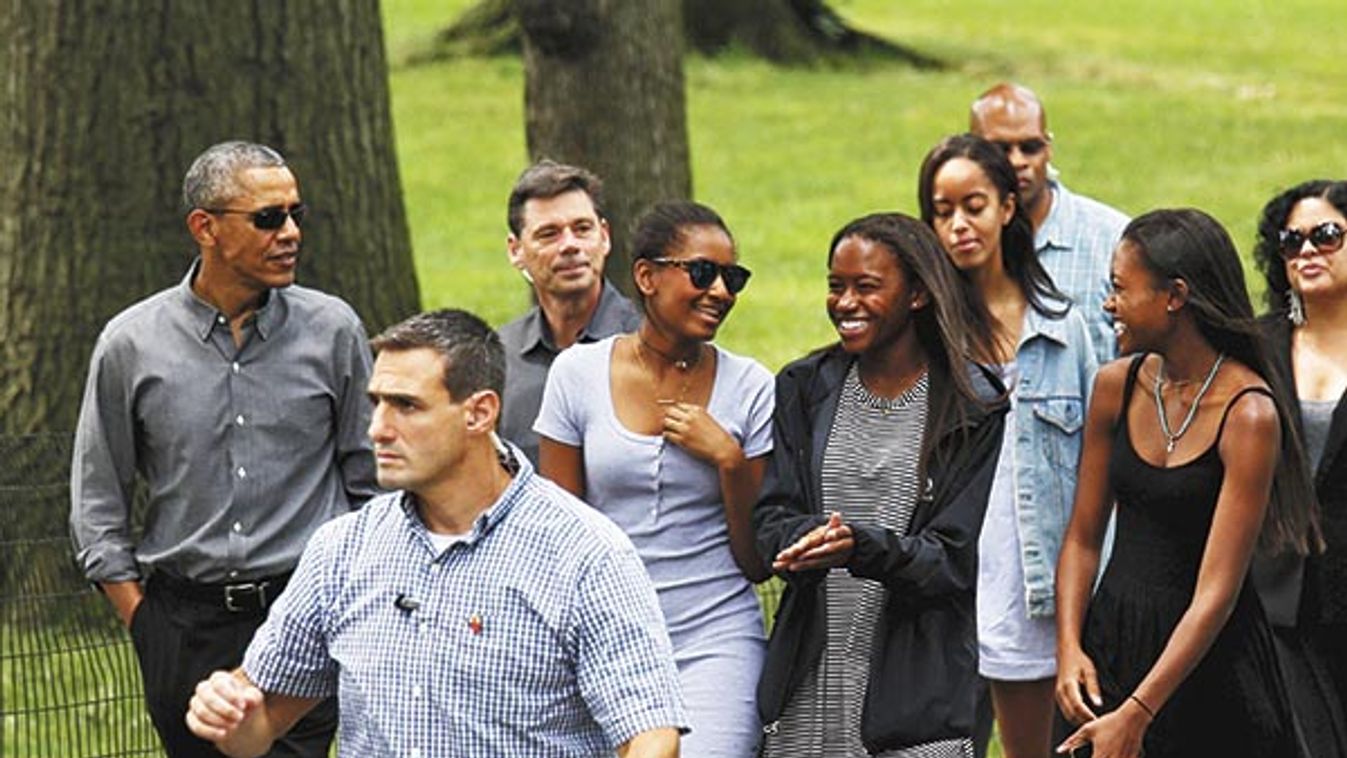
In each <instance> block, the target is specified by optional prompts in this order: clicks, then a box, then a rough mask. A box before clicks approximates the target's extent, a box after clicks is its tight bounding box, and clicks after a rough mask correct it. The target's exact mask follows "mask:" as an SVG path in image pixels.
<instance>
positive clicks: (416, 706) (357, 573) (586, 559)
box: [187, 311, 687, 758]
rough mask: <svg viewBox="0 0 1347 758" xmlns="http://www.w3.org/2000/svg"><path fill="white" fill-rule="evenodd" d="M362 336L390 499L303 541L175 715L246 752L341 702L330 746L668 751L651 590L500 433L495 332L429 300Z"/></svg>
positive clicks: (608, 527) (581, 507) (669, 656)
mask: <svg viewBox="0 0 1347 758" xmlns="http://www.w3.org/2000/svg"><path fill="white" fill-rule="evenodd" d="M373 345H374V348H375V349H376V350H377V351H378V352H379V356H378V359H377V360H376V361H375V364H374V372H373V375H372V377H371V379H370V384H369V396H370V399H371V401H372V402H373V404H374V415H373V421H372V423H371V424H370V438H371V440H372V441H373V443H374V450H375V456H376V460H377V462H378V474H379V483H380V484H381V485H382V486H383V487H385V488H387V489H390V490H398V491H396V492H392V493H390V494H387V495H384V496H381V497H378V498H375V499H374V500H372V501H370V502H369V503H368V504H366V505H365V507H364V508H363V509H362V510H360V511H359V512H356V513H353V514H350V515H348V516H344V517H341V518H338V519H336V520H334V521H332V522H330V523H328V524H326V525H325V526H323V527H321V528H320V529H319V530H318V531H317V532H316V533H315V534H314V536H313V538H312V539H311V540H310V541H309V544H308V546H307V547H306V548H305V550H304V554H303V557H301V559H300V562H299V567H298V568H297V569H296V571H295V575H294V577H293V578H292V579H291V580H290V584H289V586H288V587H287V589H286V591H285V593H284V594H283V595H282V596H281V597H280V599H279V600H277V602H276V604H275V605H274V606H273V607H272V610H271V613H270V615H269V616H268V618H267V621H266V623H265V624H264V625H263V626H262V628H261V629H259V630H258V632H257V635H256V636H255V637H254V638H253V641H252V644H251V645H250V646H249V648H248V652H247V654H246V655H245V657H244V660H243V666H242V667H241V668H239V669H238V670H236V671H234V672H223V671H218V672H215V673H214V674H212V675H211V677H210V678H209V679H207V680H206V681H203V682H202V683H201V684H200V685H199V686H198V687H197V692H196V695H195V696H194V697H193V698H192V702H191V706H190V708H189V711H188V713H187V724H188V726H189V728H191V730H192V731H193V732H195V733H196V734H197V735H198V736H200V737H203V738H205V739H208V740H211V741H213V742H215V743H216V744H217V746H219V747H220V748H221V749H222V750H224V751H225V752H226V753H228V754H230V755H236V756H243V755H259V754H261V753H263V752H265V751H266V750H267V749H268V748H269V746H270V744H271V742H272V741H273V740H274V739H275V738H276V737H277V736H278V735H281V734H283V733H284V732H285V731H286V729H288V728H289V727H290V726H291V725H292V724H294V723H295V721H296V720H297V719H298V718H299V717H300V716H301V715H302V714H303V713H305V712H306V711H307V710H308V709H309V708H311V707H313V706H314V704H316V703H318V702H319V701H320V700H321V699H322V698H324V697H328V696H330V695H333V694H337V695H338V696H339V701H340V708H341V718H340V727H339V730H340V731H339V737H338V745H339V748H340V751H341V754H342V755H351V756H361V758H374V757H375V756H394V755H396V756H411V757H412V758H418V757H424V758H430V757H431V756H456V757H458V756H499V755H549V756H551V755H556V756H594V755H604V754H607V755H612V754H613V753H615V752H616V753H617V754H618V755H620V756H629V757H631V756H674V755H677V752H678V743H679V734H680V732H682V731H686V724H687V718H686V714H685V712H684V708H683V702H682V698H681V695H680V694H679V690H678V674H677V671H676V669H675V667H674V663H673V653H672V648H671V645H670V643H669V638H668V635H667V633H666V632H665V629H664V622H663V617H662V616H661V614H660V608H659V604H658V601H657V600H656V598H655V592H654V588H653V587H652V585H651V583H650V580H649V578H648V577H647V576H646V573H645V569H644V567H643V566H642V564H641V561H640V559H639V558H638V557H637V555H636V551H635V549H634V548H633V547H632V545H631V543H630V542H629V541H628V539H627V538H626V536H624V535H623V534H622V533H621V531H619V530H618V528H617V527H616V526H615V525H614V524H613V523H612V522H610V521H608V520H607V519H606V518H605V517H604V516H602V515H601V514H599V513H598V512H597V511H595V510H594V509H592V508H590V507H589V506H587V505H585V504H584V503H583V502H581V501H580V500H577V499H575V498H574V497H571V496H570V495H569V494H567V493H566V492H564V491H563V490H562V489H561V488H559V487H557V486H556V485H554V484H552V483H551V482H549V481H547V480H545V479H542V478H541V477H538V476H536V475H535V474H534V472H533V470H532V468H531V466H530V465H529V463H528V461H527V460H526V459H524V458H523V456H521V455H519V454H518V450H517V449H515V448H513V447H506V446H505V445H504V443H501V442H500V441H499V439H498V438H497V437H496V436H495V432H494V430H495V426H496V420H497V419H498V418H499V415H500V392H501V386H502V384H503V383H504V373H505V369H504V355H503V351H502V348H501V343H500V339H499V338H498V337H497V336H496V334H495V332H493V331H492V330H491V328H490V327H488V326H487V325H486V324H485V323H483V322H482V321H481V320H480V319H478V318H477V317H476V316H473V315H471V314H469V313H466V312H464V311H437V312H435V313H429V314H422V315H420V316H414V317H412V318H411V319H408V320H407V321H404V322H403V323H401V324H398V325H396V326H394V327H391V328H390V329H389V330H387V331H386V332H384V333H383V334H382V335H380V336H379V337H377V338H375V340H374V342H373Z"/></svg>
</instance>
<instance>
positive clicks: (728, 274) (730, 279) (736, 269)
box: [650, 258, 753, 295]
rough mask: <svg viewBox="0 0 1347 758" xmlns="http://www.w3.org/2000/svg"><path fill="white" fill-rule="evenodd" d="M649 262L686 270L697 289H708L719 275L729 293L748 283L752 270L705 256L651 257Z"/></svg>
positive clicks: (737, 291) (737, 292) (735, 291)
mask: <svg viewBox="0 0 1347 758" xmlns="http://www.w3.org/2000/svg"><path fill="white" fill-rule="evenodd" d="M650 262H651V263H656V264H659V265H661V266H677V267H679V268H681V269H683V270H684V271H686V272H688V279H690V280H692V286H693V287H696V288H697V289H699V290H705V289H710V288H711V285H712V284H715V283H716V277H720V278H721V279H723V280H725V289H727V290H729V292H730V294H731V295H737V294H739V292H740V290H742V289H743V288H744V285H746V284H748V278H749V277H750V276H752V275H753V272H752V271H749V270H748V269H746V268H744V267H743V266H740V265H739V264H737V263H731V264H730V265H728V266H722V265H720V264H719V263H716V262H715V261H708V260H707V259H705V258H651V259H650Z"/></svg>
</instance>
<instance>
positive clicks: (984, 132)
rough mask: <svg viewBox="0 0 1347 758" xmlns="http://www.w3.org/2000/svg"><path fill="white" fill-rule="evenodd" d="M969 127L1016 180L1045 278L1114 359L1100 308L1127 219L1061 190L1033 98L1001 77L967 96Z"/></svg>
mask: <svg viewBox="0 0 1347 758" xmlns="http://www.w3.org/2000/svg"><path fill="white" fill-rule="evenodd" d="M969 121H970V127H969V128H970V131H972V132H973V133H974V134H976V135H978V136H979V137H982V138H983V139H985V140H987V141H988V142H993V143H995V144H997V145H999V146H1000V147H1001V149H1003V150H1005V151H1006V157H1008V158H1009V159H1010V163H1011V165H1012V166H1014V167H1015V174H1016V178H1017V179H1018V180H1019V201H1020V203H1022V204H1023V205H1024V209H1025V210H1026V211H1028V213H1029V220H1030V221H1032V222H1033V224H1034V247H1035V248H1036V249H1037V250H1038V259H1039V260H1040V261H1041V262H1042V263H1043V268H1045V269H1047V270H1048V275H1049V276H1051V277H1052V281H1053V282H1054V283H1055V284H1056V285H1057V288H1058V289H1060V290H1061V291H1062V292H1063V293H1064V294H1066V295H1067V296H1068V297H1070V298H1071V299H1072V301H1074V302H1075V303H1076V307H1078V308H1080V309H1081V311H1080V312H1081V315H1082V316H1084V317H1085V323H1086V324H1088V325H1089V327H1090V341H1091V342H1092V343H1093V346H1094V353H1095V357H1096V358H1097V359H1098V360H1099V365H1101V366H1102V365H1103V364H1105V363H1107V362H1109V361H1111V360H1113V358H1114V355H1115V353H1116V352H1117V346H1116V343H1115V338H1114V335H1113V320H1112V318H1110V317H1109V316H1108V314H1106V313H1104V299H1105V298H1107V297H1108V293H1109V289H1110V281H1109V263H1110V262H1111V261H1112V260H1113V248H1114V247H1117V245H1118V240H1119V239H1121V238H1122V231H1123V228H1124V227H1126V226H1127V221H1128V218H1127V216H1125V215H1123V214H1122V213H1121V212H1120V211H1118V210H1115V209H1113V208H1110V207H1109V206H1107V205H1104V204H1103V203H1101V202H1099V201H1098V200H1094V199H1091V198H1088V197H1086V196H1084V195H1077V194H1076V193H1074V192H1071V191H1070V190H1068V189H1067V188H1066V185H1064V184H1062V182H1061V181H1060V180H1058V179H1057V178H1056V176H1055V172H1054V171H1053V169H1052V168H1051V166H1050V165H1049V164H1050V163H1051V161H1052V132H1050V131H1048V116H1047V113H1046V112H1045V111H1044V110H1043V104H1042V103H1041V102H1039V99H1038V96H1037V95H1035V94H1034V93H1033V91H1032V90H1030V89H1029V88H1027V87H1022V86H1020V85H1018V84H1010V83H1008V82H1003V83H1001V84H998V85H996V86H995V87H992V88H991V89H989V90H987V91H986V92H984V93H982V95H981V96H980V97H979V98H978V99H977V100H975V101H973V107H972V113H971V116H970V119H969Z"/></svg>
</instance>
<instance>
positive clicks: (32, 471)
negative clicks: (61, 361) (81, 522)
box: [0, 434, 161, 758]
mask: <svg viewBox="0 0 1347 758" xmlns="http://www.w3.org/2000/svg"><path fill="white" fill-rule="evenodd" d="M70 447H71V436H70V435H68V434H43V435H29V436H18V437H15V436H0V556H3V559H0V718H2V719H3V720H2V721H0V755H3V756H5V757H6V758H30V757H33V758H92V757H93V756H135V755H140V756H157V755H161V752H160V748H159V742H158V738H157V737H156V736H155V734H154V729H153V727H152V726H151V725H150V720H149V716H148V715H146V712H145V707H144V704H143V701H142V695H141V681H140V669H139V667H138V665H137V663H136V656H135V652H134V651H133V650H132V647H131V640H130V637H128V636H127V634H126V632H125V631H124V629H123V628H122V625H121V624H120V623H119V622H118V620H117V618H116V616H115V614H113V612H112V609H111V607H110V606H109V604H108V603H107V601H105V600H104V599H103V597H102V596H101V595H100V594H99V593H98V592H96V591H94V590H93V589H92V588H91V587H90V586H89V585H88V584H87V583H86V582H85V581H84V579H83V577H82V575H81V574H80V572H79V571H78V570H77V569H76V567H75V564H74V560H73V557H72V555H71V548H70V540H69V538H68V536H67V535H68V530H67V527H66V517H67V514H68V513H69V508H70V506H69V493H70V485H69V470H70V468H69V464H70Z"/></svg>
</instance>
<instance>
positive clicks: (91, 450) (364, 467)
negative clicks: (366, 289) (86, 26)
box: [70, 142, 376, 756]
mask: <svg viewBox="0 0 1347 758" xmlns="http://www.w3.org/2000/svg"><path fill="white" fill-rule="evenodd" d="M183 199H184V201H185V204H186V206H187V218H186V221H187V228H188V230H189V231H190V232H191V234H192V238H193V239H194V240H195V242H196V244H197V247H198V251H199V257H198V258H197V260H196V261H194V262H193V263H192V265H191V268H190V269H189V271H188V272H187V275H186V276H185V277H184V278H183V280H182V282H181V283H180V284H178V285H177V286H175V287H171V288H169V289H167V290H164V291H162V292H160V293H158V294H156V295H152V296H151V297H149V298H147V299H145V300H142V301H141V302H139V303H136V304H135V305H132V306H131V307H129V308H127V309H126V310H125V311H123V312H122V313H120V314H118V315H117V316H116V317H115V318H113V319H112V321H110V322H109V323H108V325H107V326H106V327H105V328H104V330H103V333H102V334H101V335H100V336H99V339H98V342H97V345H96V346H95V348H94V354H93V359H92V361H91V363H90V368H89V377H88V381H87V384H86V386H85V392H84V403H83V406H82V407H81V409H80V419H79V426H78V429H77V432H76V437H75V454H74V461H73V464H72V473H71V514H70V525H71V530H72V534H73V537H74V541H75V546H76V549H77V557H78V560H79V563H80V565H81V567H82V568H83V570H84V572H85V574H86V576H88V578H89V579H90V580H91V581H94V582H97V583H98V584H99V586H100V587H101V588H102V589H103V591H104V592H105V593H106V594H107V596H108V599H109V600H110V601H111V602H112V604H113V606H114V607H115V608H116V611H117V614H118V615H119V616H120V617H121V619H122V621H123V622H124V623H125V624H127V626H128V627H129V628H130V630H131V637H132V640H133V642H134V643H135V647H136V653H137V655H138V657H139V659H140V665H141V671H142V673H143V675H144V680H145V698H146V704H147V706H148V708H149V711H150V716H151V718H152V720H153V721H154V724H155V728H156V729H157V730H158V732H159V735H160V737H161V738H162V739H163V741H164V745H165V747H166V749H167V750H168V753H169V755H172V756H196V755H217V753H216V752H214V749H213V748H212V747H211V746H210V744H209V743H207V742H205V741H203V740H200V739H198V738H196V737H195V736H193V735H191V734H190V733H189V732H188V731H187V728H186V725H185V724H184V723H183V720H182V713H183V711H184V710H185V709H186V707H187V701H188V700H189V699H190V698H191V694H192V688H193V686H194V685H195V684H196V682H197V681H199V680H200V679H202V678H203V677H204V676H205V675H206V674H207V673H209V672H210V671H212V670H214V669H217V668H221V667H233V666H236V665H238V663H239V661H240V660H241V659H242V655H243V651H244V649H245V647H246V646H247V644H248V641H249V639H250V638H251V637H252V634H253V631H254V630H255V629H256V628H257V626H258V625H259V624H260V623H261V622H262V620H263V619H264V617H265V615H266V609H267V606H268V605H269V604H270V603H271V601H272V600H274V599H275V597H276V596H277V595H278V594H280V591H281V589H283V588H284V586H285V582H286V581H287V579H288V578H289V575H290V572H291V571H292V570H293V569H294V567H295V564H296V562H297V561H298V559H299V555H300V553H301V551H302V550H303V548H304V544H305V542H306V541H307V540H308V538H309V535H310V534H311V533H312V532H313V531H314V530H315V529H317V528H318V526H320V525H321V524H323V523H324V522H326V521H327V520H329V519H330V518H332V517H334V516H336V515H339V514H341V513H345V512H347V511H350V510H351V509H353V508H355V507H356V506H358V505H359V504H361V503H362V502H364V500H366V499H367V498H369V497H371V496H372V495H374V494H375V492H376V485H375V482H374V460H373V456H372V454H371V449H370V443H369V441H368V438H367V437H366V435H365V431H366V429H367V428H368V427H369V419H370V409H369V403H368V400H367V399H366V397H365V386H366V384H367V383H368V380H369V375H370V366H371V358H370V353H369V347H368V344H367V342H366V338H365V333H364V329H363V327H362V326H361V323H360V320H359V318H358V317H357V316H356V314H355V312H354V311H353V310H352V309H351V308H350V306H348V305H347V304H346V303H344V302H343V301H341V300H339V299H337V298H335V297H332V296H330V295H325V294H323V293H321V292H318V291H316V290H311V289H307V288H304V287H300V286H297V285H294V284H293V282H294V280H295V268H296V265H297V264H298V262H299V254H300V236H301V235H300V227H299V224H300V222H301V221H302V220H303V218H304V210H305V209H304V205H303V204H302V203H301V202H300V197H299V188H298V185H297V184H296V181H295V177H294V175H293V174H292V173H291V172H290V169H289V168H288V167H286V164H285V160H284V158H282V157H281V156H280V154H279V153H277V152H276V151H274V150H272V149H271V148H268V147H266V146H263V145H257V144H252V143H245V142H226V143H221V144H219V145H215V146H214V147H211V148H209V149H208V150H206V151H205V152H204V153H202V154H201V155H200V156H198V157H197V159H196V160H195V161H194V162H193V163H192V166H191V168H190V169H189V170H188V172H187V176H186V178H185V180H184V182H183ZM137 475H139V477H140V478H141V479H142V480H143V481H144V484H145V489H146V490H147V491H148V494H149V507H148V511H147V512H146V515H145V524H144V530H143V533H142V534H140V535H138V536H137V535H135V534H133V532H132V528H131V499H132V492H133V489H134V482H135V480H136V478H137ZM306 722H307V723H305V724H302V725H300V726H299V727H298V728H297V730H296V731H294V732H292V734H291V739H292V745H291V748H292V749H294V750H297V751H298V752H299V754H303V755H326V754H327V745H328V744H329V743H330V741H331V736H332V732H333V729H334V727H335V724H336V719H335V707H334V706H333V705H332V704H329V705H328V706H327V707H325V708H320V709H318V710H316V711H315V712H314V713H313V714H312V715H311V716H310V717H308V719H307V720H306ZM287 754H288V753H287Z"/></svg>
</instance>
